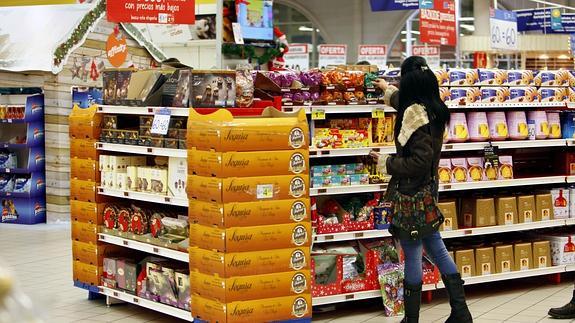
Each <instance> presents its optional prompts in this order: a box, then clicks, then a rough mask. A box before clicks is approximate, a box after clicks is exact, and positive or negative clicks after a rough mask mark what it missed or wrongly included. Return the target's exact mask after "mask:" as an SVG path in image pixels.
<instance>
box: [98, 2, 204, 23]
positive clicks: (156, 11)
mask: <svg viewBox="0 0 575 323" xmlns="http://www.w3.org/2000/svg"><path fill="white" fill-rule="evenodd" d="M106 11H107V12H108V21H111V22H116V23H120V22H130V23H145V24H184V25H192V24H194V23H195V21H196V7H195V1H194V0H151V1H142V0H123V1H120V0H109V1H106Z"/></svg>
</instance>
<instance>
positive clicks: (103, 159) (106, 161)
mask: <svg viewBox="0 0 575 323" xmlns="http://www.w3.org/2000/svg"><path fill="white" fill-rule="evenodd" d="M98 170H99V171H101V172H104V171H109V170H110V156H109V155H100V157H99V163H98Z"/></svg>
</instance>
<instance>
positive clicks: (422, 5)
mask: <svg viewBox="0 0 575 323" xmlns="http://www.w3.org/2000/svg"><path fill="white" fill-rule="evenodd" d="M419 9H433V0H419Z"/></svg>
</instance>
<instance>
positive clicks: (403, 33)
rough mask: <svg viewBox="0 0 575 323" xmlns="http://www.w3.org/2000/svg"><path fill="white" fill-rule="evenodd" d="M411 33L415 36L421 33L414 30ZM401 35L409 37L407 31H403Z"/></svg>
mask: <svg viewBox="0 0 575 323" xmlns="http://www.w3.org/2000/svg"><path fill="white" fill-rule="evenodd" d="M411 33H412V34H414V35H419V34H420V32H419V31H418V30H412V31H411ZM401 34H402V35H407V30H402V31H401Z"/></svg>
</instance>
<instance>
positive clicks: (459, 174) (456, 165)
mask: <svg viewBox="0 0 575 323" xmlns="http://www.w3.org/2000/svg"><path fill="white" fill-rule="evenodd" d="M451 173H452V174H453V178H452V181H453V182H454V183H462V182H467V180H468V178H467V174H468V165H467V160H466V159H465V158H451Z"/></svg>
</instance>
